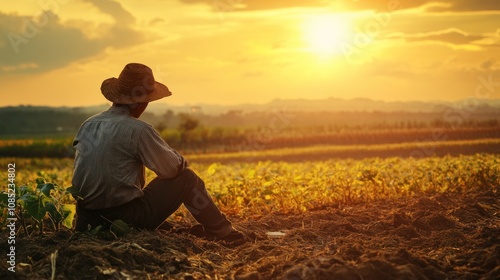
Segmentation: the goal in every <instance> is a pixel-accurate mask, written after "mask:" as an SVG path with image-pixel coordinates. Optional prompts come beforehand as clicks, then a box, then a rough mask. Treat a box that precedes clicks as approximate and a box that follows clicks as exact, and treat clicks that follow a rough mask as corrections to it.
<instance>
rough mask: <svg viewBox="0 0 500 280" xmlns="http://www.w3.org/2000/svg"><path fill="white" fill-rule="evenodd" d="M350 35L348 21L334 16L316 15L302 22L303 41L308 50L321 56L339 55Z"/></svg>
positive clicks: (350, 28)
mask: <svg viewBox="0 0 500 280" xmlns="http://www.w3.org/2000/svg"><path fill="white" fill-rule="evenodd" d="M351 35H352V27H351V24H350V22H349V20H348V19H346V18H345V17H342V16H340V15H336V14H326V15H316V16H312V17H310V18H307V19H306V20H305V22H304V39H305V41H306V44H307V45H308V49H309V50H310V51H312V52H314V53H316V54H318V55H321V56H332V55H336V54H341V53H342V51H341V46H342V44H343V43H347V42H348V40H349V36H351Z"/></svg>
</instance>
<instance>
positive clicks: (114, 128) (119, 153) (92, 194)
mask: <svg viewBox="0 0 500 280" xmlns="http://www.w3.org/2000/svg"><path fill="white" fill-rule="evenodd" d="M148 127H149V125H148V124H147V123H144V122H142V121H140V120H137V119H135V118H133V117H131V116H129V114H128V109H127V108H122V107H118V106H112V107H111V108H110V109H109V110H107V111H105V112H102V113H100V114H98V115H95V116H93V117H91V118H89V119H88V120H87V121H86V122H84V123H83V124H82V126H81V127H80V130H79V131H78V134H77V135H76V137H75V141H74V143H73V145H74V147H75V149H76V151H77V152H76V157H75V172H74V177H73V182H72V183H73V185H74V186H78V187H80V196H81V197H83V198H84V200H83V201H82V205H83V206H84V207H85V208H88V209H101V208H108V207H113V206H117V205H120V204H123V203H126V202H128V201H130V200H132V199H134V198H136V197H140V196H142V190H141V189H142V187H143V186H144V183H145V180H144V165H143V164H142V162H141V160H140V158H139V156H138V145H139V142H140V136H141V133H142V132H143V131H144V130H146V129H148Z"/></svg>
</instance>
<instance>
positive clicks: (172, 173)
mask: <svg viewBox="0 0 500 280" xmlns="http://www.w3.org/2000/svg"><path fill="white" fill-rule="evenodd" d="M138 153H139V157H140V159H141V161H142V162H143V163H144V165H145V166H146V167H147V168H149V169H151V170H153V171H154V172H155V173H156V175H158V177H160V178H165V179H172V178H175V177H177V176H178V175H179V174H180V173H181V172H182V171H183V170H184V169H186V167H187V162H186V160H185V159H184V157H183V156H181V155H180V154H179V153H178V152H177V151H176V150H174V149H172V148H171V147H170V146H169V145H168V144H167V143H166V142H165V141H164V140H163V139H162V138H161V136H160V134H159V133H158V132H157V131H156V130H154V128H152V127H151V128H149V129H144V131H143V132H142V133H141V136H140V141H139V147H138Z"/></svg>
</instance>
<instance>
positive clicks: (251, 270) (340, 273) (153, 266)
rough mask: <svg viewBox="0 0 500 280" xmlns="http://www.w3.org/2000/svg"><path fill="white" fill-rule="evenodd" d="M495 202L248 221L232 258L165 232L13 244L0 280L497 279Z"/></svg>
mask: <svg viewBox="0 0 500 280" xmlns="http://www.w3.org/2000/svg"><path fill="white" fill-rule="evenodd" d="M499 201H500V194H499V193H498V186H493V187H492V188H491V189H490V190H484V191H482V192H475V193H469V194H456V193H455V194H454V193H446V194H438V195H429V196H423V195H420V196H416V197H412V198H404V199H396V200H394V199H393V200H381V201H376V202H372V203H369V204H358V205H350V206H348V207H347V206H340V205H339V206H337V207H333V208H325V209H317V210H314V211H310V212H306V213H303V214H297V215H285V214H280V213H270V214H268V215H266V216H254V217H248V218H247V219H245V220H236V221H235V222H236V224H237V226H238V227H239V228H240V229H243V230H245V231H246V232H249V233H250V236H251V237H252V238H253V239H254V240H253V242H249V243H246V244H244V245H241V246H239V247H237V248H236V249H231V248H225V247H223V246H221V245H220V244H218V243H214V242H209V241H205V240H201V239H197V238H195V237H192V236H188V235H183V234H176V233H172V232H168V231H161V230H160V231H156V232H135V233H130V234H128V235H126V236H124V237H122V238H118V239H114V240H103V239H101V238H97V237H95V236H89V235H83V234H76V235H74V234H73V233H72V232H67V231H60V232H58V233H55V234H48V235H46V236H33V237H31V238H20V239H18V240H17V252H18V253H17V254H18V255H17V260H18V262H17V263H18V266H17V271H16V273H15V274H12V273H11V272H8V271H7V267H6V262H1V272H0V278H1V279H12V278H13V276H14V278H17V279H50V277H51V274H52V273H53V269H55V276H56V279H127V278H133V279H247V280H250V279H252V280H253V279H289V280H295V279H365V280H366V279H446V278H447V279H498V278H497V277H498V276H500V240H499V236H500V203H499ZM233 220H234V219H233ZM268 231H282V232H284V233H285V236H284V237H282V238H272V239H269V238H267V236H266V232H268ZM2 240H5V239H3V238H2ZM0 247H1V249H2V252H6V250H7V244H6V242H2V244H1V245H0ZM56 250H57V257H56V258H54V257H53V258H52V261H51V253H54V252H55V251H56Z"/></svg>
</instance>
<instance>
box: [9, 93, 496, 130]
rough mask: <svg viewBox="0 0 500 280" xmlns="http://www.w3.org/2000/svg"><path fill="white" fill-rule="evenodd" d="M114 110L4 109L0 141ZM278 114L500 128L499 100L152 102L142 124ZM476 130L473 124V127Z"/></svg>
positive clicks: (254, 121) (261, 119)
mask: <svg viewBox="0 0 500 280" xmlns="http://www.w3.org/2000/svg"><path fill="white" fill-rule="evenodd" d="M109 106H110V104H109V103H108V104H102V105H98V106H89V107H41V106H17V107H12V106H11V107H2V108H0V120H1V121H0V137H1V138H11V137H12V138H19V137H32V136H35V137H36V136H38V137H45V136H46V135H47V136H51V137H53V136H61V137H64V136H67V135H73V134H74V133H75V132H76V130H77V129H78V127H79V126H80V124H81V123H82V122H83V121H84V120H85V119H87V118H88V117H90V116H91V115H93V114H96V113H98V112H101V111H104V110H106V109H107V108H109ZM276 111H288V112H296V114H295V118H294V120H293V122H290V124H292V125H294V126H301V127H305V126H332V125H333V126H337V127H341V126H363V125H373V124H375V125H378V124H381V125H394V124H396V123H399V124H400V125H402V124H401V123H402V122H404V123H409V122H412V123H413V122H414V121H416V122H424V123H431V122H435V121H437V122H438V123H439V122H441V123H442V121H444V122H446V121H450V120H451V121H458V122H467V121H482V122H484V121H489V120H494V121H495V122H497V121H499V122H500V99H495V100H476V99H470V100H461V101H456V102H419V101H414V102H385V101H380V100H372V99H366V98H355V99H339V98H328V99H317V100H309V99H276V100H273V101H271V102H269V103H265V104H238V105H229V106H224V105H213V104H187V105H183V106H175V105H171V104H168V102H167V101H158V102H153V103H151V104H150V105H149V107H148V109H147V110H146V112H145V113H144V114H143V116H141V119H143V120H145V121H147V122H149V123H151V124H153V125H155V126H157V125H158V126H159V127H168V128H175V127H177V125H178V123H179V117H180V116H179V114H181V113H184V114H186V113H187V114H191V115H192V116H194V117H195V118H196V119H198V120H200V124H201V125H206V126H211V127H249V126H253V127H256V126H261V127H262V126H266V125H268V124H269V122H270V120H271V119H272V118H273V117H274V118H276V117H275V116H273V114H274V113H275V112H276ZM470 125H474V124H473V123H471V124H469V126H470Z"/></svg>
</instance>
